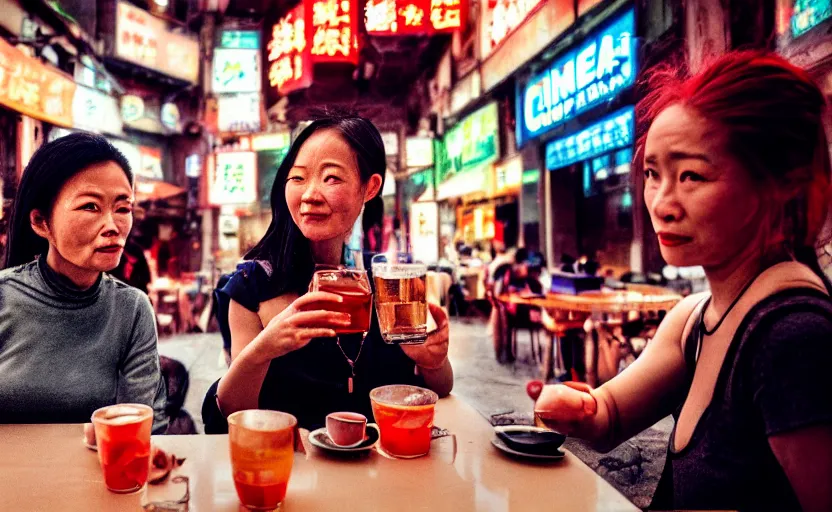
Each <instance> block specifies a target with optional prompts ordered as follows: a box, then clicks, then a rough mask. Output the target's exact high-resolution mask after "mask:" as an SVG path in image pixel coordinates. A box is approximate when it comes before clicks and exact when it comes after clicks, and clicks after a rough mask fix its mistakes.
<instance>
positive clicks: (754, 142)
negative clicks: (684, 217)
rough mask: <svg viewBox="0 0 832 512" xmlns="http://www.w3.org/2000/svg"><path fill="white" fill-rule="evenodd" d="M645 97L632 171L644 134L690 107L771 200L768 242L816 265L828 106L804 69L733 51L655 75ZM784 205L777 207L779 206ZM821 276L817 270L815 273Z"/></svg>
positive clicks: (825, 191) (824, 205)
mask: <svg viewBox="0 0 832 512" xmlns="http://www.w3.org/2000/svg"><path fill="white" fill-rule="evenodd" d="M642 85H646V87H647V89H648V93H647V94H646V96H645V97H644V99H643V100H641V101H640V102H639V104H638V106H637V114H638V118H639V127H640V137H639V139H638V142H637V150H636V155H637V156H636V168H640V166H641V162H640V161H639V160H640V158H641V156H642V155H643V154H644V153H643V151H644V142H645V138H646V133H647V129H648V128H649V126H650V124H651V123H652V122H653V120H654V119H655V118H656V117H657V116H658V115H659V114H660V113H661V112H662V111H663V110H664V109H666V108H668V107H670V106H672V105H683V106H685V107H688V108H691V109H693V110H694V111H695V112H696V113H697V114H699V115H700V116H702V117H703V118H704V119H706V120H707V121H708V122H710V123H712V125H713V127H714V130H717V131H718V132H719V133H720V135H722V136H723V140H724V141H725V144H726V146H727V148H726V149H727V151H729V152H730V153H731V154H732V155H734V156H735V157H736V158H737V159H738V160H739V161H740V162H741V163H742V164H743V166H744V167H745V168H746V169H747V170H748V171H749V172H750V173H751V175H752V177H753V178H754V180H755V181H757V182H758V183H759V184H760V185H761V190H762V191H763V192H764V193H767V194H769V195H771V197H772V198H775V197H778V194H780V195H782V193H781V192H780V191H783V190H790V191H792V192H795V191H796V193H792V194H789V195H788V198H787V199H783V200H781V201H775V202H772V203H770V204H776V205H778V208H776V209H777V210H779V211H773V212H771V216H772V218H771V223H770V224H769V225H771V226H773V228H772V229H773V232H772V233H771V234H772V237H770V238H774V239H776V240H774V241H773V243H776V244H777V245H782V243H783V242H785V245H786V249H787V250H789V251H790V252H792V254H793V255H794V256H796V257H797V258H798V259H799V260H801V261H803V262H805V263H812V262H810V261H806V260H807V258H809V251H810V250H811V259H812V260H813V262H814V265H812V266H813V268H816V267H818V265H817V259H816V257H815V253H814V246H815V243H816V241H817V238H818V234H819V233H820V230H821V228H822V227H823V225H824V222H825V221H826V216H827V210H828V203H829V190H830V163H829V148H828V146H827V142H826V135H825V133H824V129H823V115H824V113H825V112H826V101H825V98H824V96H823V93H822V92H821V91H820V89H819V88H818V86H817V85H816V84H815V83H814V81H813V80H812V79H811V77H810V76H809V74H808V73H806V71H804V70H803V69H801V68H799V67H797V66H794V65H792V64H790V63H789V62H787V61H786V60H785V59H783V58H782V57H780V56H778V55H776V54H773V53H770V52H759V51H739V52H731V53H727V54H725V55H722V56H721V57H719V58H717V59H716V60H715V61H713V62H712V63H711V64H710V65H708V66H707V67H705V68H704V69H703V70H702V71H700V72H699V73H697V74H695V75H693V76H690V77H684V76H683V75H682V73H681V71H680V70H679V69H678V68H671V67H664V68H660V69H657V70H653V71H651V72H650V73H649V75H648V76H647V77H646V78H645V79H644V80H642ZM780 206H782V208H780ZM818 270H819V269H818Z"/></svg>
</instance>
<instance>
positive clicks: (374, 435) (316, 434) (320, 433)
mask: <svg viewBox="0 0 832 512" xmlns="http://www.w3.org/2000/svg"><path fill="white" fill-rule="evenodd" d="M366 436H367V437H365V438H364V441H363V442H362V443H361V444H359V445H358V446H353V447H351V448H345V447H343V446H338V445H337V444H335V443H333V442H332V439H330V438H329V434H327V433H326V427H324V428H319V429H318V430H313V431H312V432H310V433H309V442H310V443H312V446H315V447H316V448H320V449H321V450H326V451H328V452H335V453H359V452H366V451H369V450H372V449H373V446H375V445H376V443H377V442H378V439H379V432H378V426H377V425H376V424H375V423H367V433H366Z"/></svg>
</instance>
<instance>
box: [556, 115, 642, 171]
mask: <svg viewBox="0 0 832 512" xmlns="http://www.w3.org/2000/svg"><path fill="white" fill-rule="evenodd" d="M634 132H635V109H634V108H633V107H626V108H624V109H621V110H619V111H618V112H615V113H614V114H612V115H610V116H607V117H606V118H604V119H603V120H601V121H599V122H597V123H595V124H593V125H591V126H589V127H587V128H584V129H583V130H581V131H579V132H577V133H573V134H572V135H569V136H567V137H563V138H561V139H556V140H554V141H552V142H550V143H549V144H548V145H546V168H547V169H549V170H552V169H559V168H561V167H566V166H567V165H571V164H574V163H575V162H580V161H582V160H588V159H590V158H594V157H596V156H598V155H601V154H604V153H607V152H610V151H613V150H615V149H620V148H626V147H627V146H630V145H632V144H633V134H634Z"/></svg>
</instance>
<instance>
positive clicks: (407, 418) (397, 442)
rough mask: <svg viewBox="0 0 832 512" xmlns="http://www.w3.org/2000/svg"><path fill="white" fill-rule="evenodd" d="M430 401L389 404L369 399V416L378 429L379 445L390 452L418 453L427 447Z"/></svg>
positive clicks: (397, 453)
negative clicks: (370, 412) (416, 405)
mask: <svg viewBox="0 0 832 512" xmlns="http://www.w3.org/2000/svg"><path fill="white" fill-rule="evenodd" d="M433 407H434V406H433V405H423V406H419V407H406V406H392V405H383V404H377V403H375V402H373V416H375V419H376V423H377V424H378V429H379V431H380V432H381V447H382V448H384V451H386V452H387V453H389V454H390V455H395V456H396V457H402V458H410V457H420V456H422V455H425V454H427V453H428V452H429V451H430V430H431V427H433Z"/></svg>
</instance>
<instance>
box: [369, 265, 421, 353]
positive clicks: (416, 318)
mask: <svg viewBox="0 0 832 512" xmlns="http://www.w3.org/2000/svg"><path fill="white" fill-rule="evenodd" d="M372 268H373V283H374V284H375V302H376V313H377V314H378V323H379V327H380V328H381V337H382V338H383V339H384V341H385V343H390V344H403V345H415V344H420V343H424V342H425V340H426V339H427V316H428V305H427V299H426V292H427V272H428V268H427V265H423V264H421V263H413V257H412V256H411V255H410V254H407V253H398V254H377V255H376V256H374V257H373V260H372Z"/></svg>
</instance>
